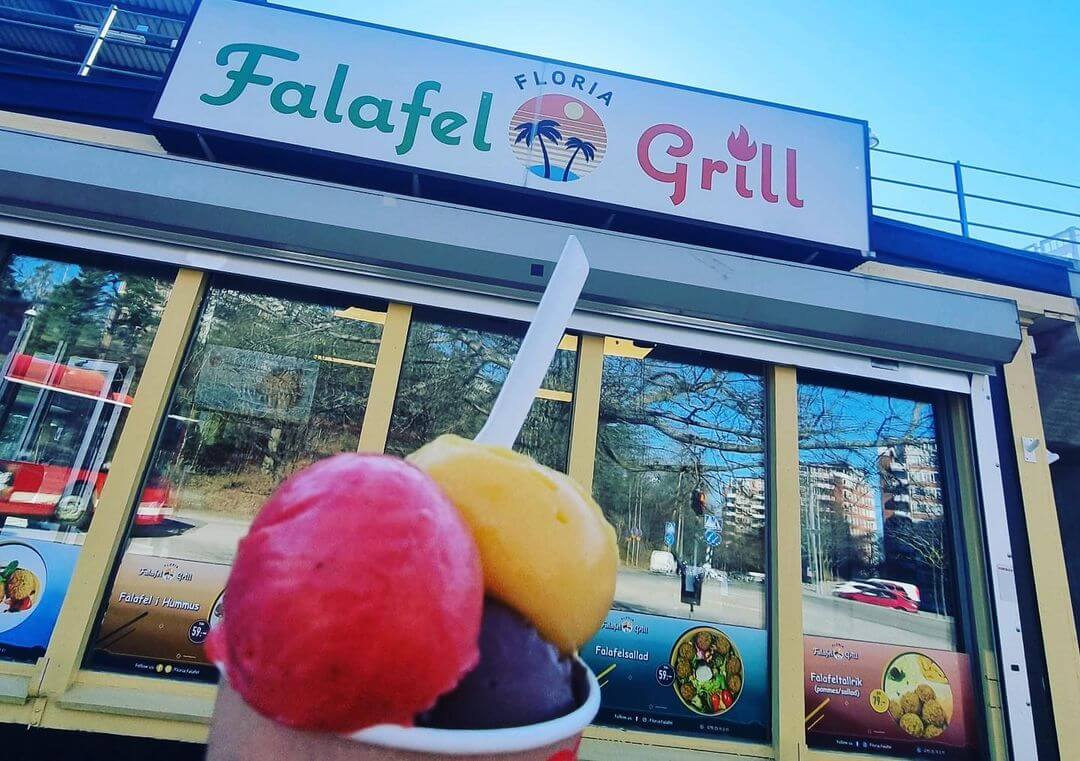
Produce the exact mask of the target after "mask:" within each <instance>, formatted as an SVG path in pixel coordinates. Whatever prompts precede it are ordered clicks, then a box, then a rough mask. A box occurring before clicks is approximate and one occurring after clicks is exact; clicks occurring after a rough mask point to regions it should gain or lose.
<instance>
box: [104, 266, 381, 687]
mask: <svg viewBox="0 0 1080 761" xmlns="http://www.w3.org/2000/svg"><path fill="white" fill-rule="evenodd" d="M385 317H386V308H385V304H373V303H366V302H362V301H361V300H359V299H357V298H355V297H338V296H336V295H332V294H326V293H306V292H304V291H300V290H299V289H296V288H289V289H288V290H286V289H282V288H273V289H257V287H256V286H255V285H254V284H250V283H239V282H235V281H229V280H223V281H221V282H217V283H215V284H214V286H213V287H212V288H210V290H209V293H208V294H207V297H206V302H205V307H204V311H203V313H202V316H201V317H200V319H199V322H198V324H197V325H196V328H195V337H194V339H193V342H192V346H191V348H190V350H189V351H188V354H187V356H186V358H185V360H184V366H183V368H182V371H181V376H180V380H179V383H178V385H177V387H176V389H175V392H174V395H173V399H172V402H171V404H170V407H169V414H168V418H167V420H166V422H165V425H164V427H163V430H162V432H161V434H160V437H159V440H158V444H157V448H156V451H155V453H154V456H153V458H152V463H151V466H150V470H149V473H148V483H151V484H158V485H159V488H161V489H163V490H168V491H169V492H170V493H171V494H173V495H174V504H173V505H172V506H168V507H165V508H164V509H157V510H150V509H144V506H143V505H140V506H139V509H138V511H137V512H136V516H135V520H134V524H133V526H132V530H131V535H130V538H129V540H128V544H127V549H126V552H125V554H124V556H123V559H122V562H121V564H120V568H119V570H118V571H117V575H116V579H115V582H114V585H113V589H112V591H111V594H110V596H109V601H108V607H107V609H106V613H105V618H104V621H103V623H102V625H101V629H100V631H99V633H98V638H97V640H96V641H95V643H94V646H93V647H92V648H91V651H92V660H93V662H94V663H96V664H97V665H98V666H102V667H107V668H115V669H121V670H134V671H136V672H146V671H153V672H156V673H160V674H163V675H169V676H175V677H187V678H204V679H215V678H216V672H215V670H214V669H213V668H212V667H210V666H208V665H207V664H206V663H205V660H204V656H203V651H202V641H203V640H204V639H205V637H206V634H207V632H208V631H209V627H211V626H212V625H213V624H214V622H215V621H216V620H217V618H218V617H219V616H220V613H221V607H222V606H221V600H220V593H221V591H222V589H223V588H224V584H225V580H226V578H227V576H228V570H229V564H230V563H231V562H232V558H233V555H234V553H235V551H236V545H237V542H238V541H239V539H240V537H242V536H243V535H244V534H245V533H246V531H247V527H248V524H249V523H250V522H251V520H252V518H253V517H254V516H255V514H256V512H257V511H258V510H259V508H260V507H261V505H262V503H263V501H265V499H266V498H267V497H268V496H269V495H270V493H271V492H272V491H273V490H274V488H275V487H276V486H277V485H278V484H279V483H280V482H281V481H282V479H284V478H286V477H288V476H289V475H290V474H291V473H293V472H295V471H297V470H299V469H301V468H303V467H305V466H307V465H309V464H310V463H312V462H314V461H316V460H319V459H321V458H323V457H327V456H330V455H333V454H337V453H338V452H343V451H355V450H356V447H357V445H358V443H359V439H360V428H361V425H362V424H363V420H364V412H365V410H366V407H367V397H368V391H369V389H370V385H371V376H372V371H373V369H374V366H375V359H376V354H377V352H378V347H379V341H380V338H381V336H382V326H383V324H384V322H385Z"/></svg>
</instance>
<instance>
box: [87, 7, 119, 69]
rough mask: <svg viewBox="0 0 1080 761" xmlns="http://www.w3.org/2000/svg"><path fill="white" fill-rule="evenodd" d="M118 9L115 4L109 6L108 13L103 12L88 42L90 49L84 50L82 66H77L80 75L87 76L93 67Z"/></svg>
mask: <svg viewBox="0 0 1080 761" xmlns="http://www.w3.org/2000/svg"><path fill="white" fill-rule="evenodd" d="M118 11H119V9H118V8H117V7H116V6H115V5H110V6H109V11H108V13H106V14H105V18H104V19H102V21H101V26H100V27H98V31H97V34H96V35H94V41H93V42H92V43H90V49H89V50H87V51H86V58H84V59H83V62H82V66H80V67H79V76H80V77H85V76H87V75H88V74H89V73H90V69H92V68H93V66H94V61H96V60H97V57H98V53H100V52H101V46H102V45H104V44H105V38H106V37H108V36H109V30H110V29H112V25H113V22H114V21H116V14H117V12H118Z"/></svg>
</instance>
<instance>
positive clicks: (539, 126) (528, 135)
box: [514, 119, 562, 180]
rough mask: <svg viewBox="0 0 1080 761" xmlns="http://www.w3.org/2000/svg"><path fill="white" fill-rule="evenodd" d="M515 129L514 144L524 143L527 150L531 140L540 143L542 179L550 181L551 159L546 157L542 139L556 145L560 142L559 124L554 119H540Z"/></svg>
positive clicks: (546, 151) (531, 142) (546, 153)
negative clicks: (542, 166) (542, 160)
mask: <svg viewBox="0 0 1080 761" xmlns="http://www.w3.org/2000/svg"><path fill="white" fill-rule="evenodd" d="M516 129H517V133H518V136H517V140H515V141H514V142H515V143H520V142H522V141H525V145H526V146H528V147H529V148H532V144H533V140H536V141H537V142H539V143H540V152H541V153H543V154H544V178H545V179H548V180H550V179H551V158H550V157H549V156H548V150H547V146H546V145H544V138H547V139H548V140H550V141H551V142H553V143H555V145H558V144H559V141H561V140H562V133H561V132H559V123H558V122H557V121H555V120H554V119H540V120H538V121H535V122H523V123H522V124H519V125H518V126H517V127H516Z"/></svg>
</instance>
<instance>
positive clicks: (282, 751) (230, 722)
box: [206, 656, 600, 761]
mask: <svg viewBox="0 0 1080 761" xmlns="http://www.w3.org/2000/svg"><path fill="white" fill-rule="evenodd" d="M574 671H575V673H576V675H577V677H576V678H577V679H578V684H579V685H580V684H581V681H582V680H583V681H584V685H583V686H584V687H585V688H586V689H585V690H584V692H585V696H584V699H583V700H582V702H581V705H579V706H578V708H577V709H575V710H574V711H572V712H571V713H568V714H566V715H565V716H560V717H559V718H557V719H552V720H551V721H544V722H540V723H538V724H529V725H526V726H523V727H508V728H505V729H432V728H428V727H401V726H397V725H391V724H383V725H379V726H375V727H369V728H367V729H363V730H361V731H359V732H356V733H354V734H352V735H349V736H340V735H333V734H329V733H324V732H303V731H300V730H296V729H291V728H289V727H286V726H284V725H282V724H278V723H277V722H275V721H272V720H271V719H267V718H266V717H264V716H262V715H261V714H259V713H257V712H256V711H255V710H254V709H252V708H251V707H250V706H248V705H247V703H245V702H244V700H243V699H242V698H241V697H240V696H239V695H238V694H237V693H236V692H235V691H234V690H233V689H232V688H231V687H230V686H229V685H228V680H227V679H226V678H224V675H223V677H222V680H221V689H220V691H219V692H218V700H217V705H216V706H215V707H214V723H213V727H212V729H211V731H210V742H209V748H208V750H207V756H206V758H207V761H266V759H275V761H294V760H295V761H299V760H300V759H304V760H305V761H306V759H320V761H423V760H425V759H426V760H427V761H430V759H432V758H444V757H446V756H457V757H463V758H464V759H473V761H496V759H498V760H499V761H509V760H513V761H569V759H573V758H576V750H577V747H578V745H579V744H580V742H581V733H582V732H583V731H584V730H585V727H587V726H588V725H589V724H590V723H591V722H592V720H593V719H594V718H595V717H596V712H597V711H598V710H599V709H600V685H599V684H598V683H597V681H596V676H595V675H594V674H593V673H592V671H591V670H590V669H589V667H588V666H586V665H585V663H584V662H583V661H582V660H581V659H580V658H577V657H576V656H575V668H574Z"/></svg>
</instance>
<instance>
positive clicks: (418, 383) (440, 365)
mask: <svg viewBox="0 0 1080 761" xmlns="http://www.w3.org/2000/svg"><path fill="white" fill-rule="evenodd" d="M525 329H526V326H525V325H523V324H521V323H513V322H508V321H504V320H495V319H490V318H475V317H467V316H464V315H457V314H451V313H447V312H435V311H431V312H427V313H417V314H414V316H413V320H412V324H411V326H410V328H409V337H408V340H407V342H406V345H405V357H404V360H403V362H402V366H401V377H400V381H399V384H398V393H397V398H396V400H395V401H394V412H393V416H392V418H391V421H390V434H389V437H388V440H387V445H386V451H387V452H389V453H391V454H395V455H399V456H405V455H407V454H409V453H410V452H413V451H415V450H416V449H418V448H420V447H421V446H423V445H424V444H426V443H427V442H429V441H431V440H432V439H434V438H435V437H437V436H439V435H440V434H443V433H455V434H457V435H459V436H464V437H466V438H472V437H474V436H475V435H476V434H477V433H479V432H480V428H481V427H483V425H484V421H485V420H487V417H488V413H489V412H490V411H491V406H492V404H494V402H495V398H496V397H497V396H498V394H499V390H500V389H501V388H502V384H503V381H504V380H505V379H506V374H507V372H509V370H510V365H511V364H512V363H513V361H514V357H515V356H516V355H517V350H518V347H519V346H520V344H521V339H522V338H523V337H524V335H525ZM576 367H577V338H576V336H566V337H565V338H564V339H563V342H562V344H561V346H560V349H559V351H557V352H556V353H555V358H554V360H552V363H551V368H550V369H549V371H548V374H547V377H546V378H545V379H544V383H543V388H541V390H540V392H539V393H538V394H537V398H536V400H535V401H534V402H533V406H532V409H531V410H530V411H529V415H528V417H527V418H526V420H525V425H524V427H523V428H522V431H521V433H520V435H519V436H518V440H517V443H516V444H515V446H514V448H515V449H517V450H518V451H521V452H524V453H526V454H528V455H530V456H531V457H534V458H535V459H536V460H537V461H538V462H541V463H543V464H544V465H547V466H548V467H551V468H554V469H556V470H561V471H565V470H566V465H567V453H568V450H569V443H570V417H571V411H572V409H573V408H572V404H573V389H574V375H575V372H576Z"/></svg>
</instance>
